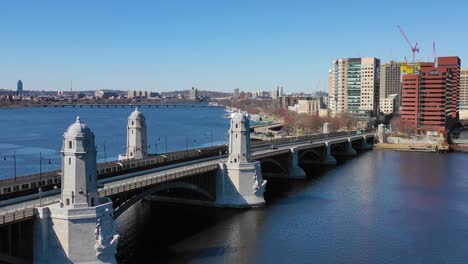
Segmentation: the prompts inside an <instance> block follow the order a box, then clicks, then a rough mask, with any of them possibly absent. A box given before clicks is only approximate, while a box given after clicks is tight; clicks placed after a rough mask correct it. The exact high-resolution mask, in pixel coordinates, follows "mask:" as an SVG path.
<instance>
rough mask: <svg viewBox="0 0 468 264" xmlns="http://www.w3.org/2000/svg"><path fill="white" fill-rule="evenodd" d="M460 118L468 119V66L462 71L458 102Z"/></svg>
mask: <svg viewBox="0 0 468 264" xmlns="http://www.w3.org/2000/svg"><path fill="white" fill-rule="evenodd" d="M458 107H459V111H460V119H468V68H466V69H461V71H460V97H459V102H458Z"/></svg>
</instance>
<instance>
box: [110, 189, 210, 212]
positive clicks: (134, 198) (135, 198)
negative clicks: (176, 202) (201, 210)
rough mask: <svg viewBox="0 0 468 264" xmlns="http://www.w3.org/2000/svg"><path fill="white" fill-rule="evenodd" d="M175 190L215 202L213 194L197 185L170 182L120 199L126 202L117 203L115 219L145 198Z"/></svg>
mask: <svg viewBox="0 0 468 264" xmlns="http://www.w3.org/2000/svg"><path fill="white" fill-rule="evenodd" d="M174 189H182V190H189V191H192V192H195V193H197V194H200V195H201V196H203V197H204V198H206V199H207V200H211V201H214V200H215V197H214V196H213V195H212V194H210V193H209V192H208V191H206V190H204V189H203V188H201V187H200V186H198V185H195V184H193V183H187V182H168V183H163V184H160V185H157V186H154V187H152V188H148V189H145V190H143V191H142V192H139V193H135V194H134V195H131V196H129V197H119V198H120V199H125V200H124V201H122V202H120V201H119V203H116V204H118V206H117V207H115V208H114V218H117V217H119V216H120V215H121V214H122V213H123V212H125V211H126V210H127V209H128V208H130V207H131V206H132V205H134V204H136V203H137V202H139V201H140V200H142V199H143V198H145V197H148V196H150V195H152V194H155V193H157V192H161V191H166V190H174Z"/></svg>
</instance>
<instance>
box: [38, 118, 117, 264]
mask: <svg viewBox="0 0 468 264" xmlns="http://www.w3.org/2000/svg"><path fill="white" fill-rule="evenodd" d="M61 152H62V187H61V188H62V192H61V197H60V203H55V204H51V205H49V206H44V207H39V208H37V209H36V210H37V212H38V217H37V218H36V220H35V227H34V263H116V259H115V253H116V247H117V242H118V239H119V235H118V234H117V233H116V230H115V226H114V217H113V212H114V209H113V205H112V201H111V200H110V199H109V198H106V197H99V196H98V192H97V176H96V145H95V141H94V134H93V132H92V131H91V129H89V128H88V127H87V126H86V125H85V124H83V123H81V121H80V119H79V118H77V119H76V122H75V123H74V124H72V125H71V126H69V127H68V129H67V131H66V132H65V134H64V136H63V147H62V151H61Z"/></svg>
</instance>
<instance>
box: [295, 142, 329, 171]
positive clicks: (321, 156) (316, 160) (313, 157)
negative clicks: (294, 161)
mask: <svg viewBox="0 0 468 264" xmlns="http://www.w3.org/2000/svg"><path fill="white" fill-rule="evenodd" d="M299 160H300V162H301V163H302V164H304V165H325V166H327V165H331V166H333V165H336V163H337V161H336V159H335V157H334V156H333V155H332V151H331V144H330V143H329V142H325V144H324V145H321V146H312V147H309V148H307V149H304V150H302V151H301V153H300V156H299Z"/></svg>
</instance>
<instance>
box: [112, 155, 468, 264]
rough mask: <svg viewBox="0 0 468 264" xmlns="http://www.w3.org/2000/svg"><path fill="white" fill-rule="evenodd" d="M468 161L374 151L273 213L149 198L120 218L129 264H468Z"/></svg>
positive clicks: (122, 253) (308, 184)
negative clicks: (174, 202) (157, 201)
mask: <svg viewBox="0 0 468 264" xmlns="http://www.w3.org/2000/svg"><path fill="white" fill-rule="evenodd" d="M467 164H468V155H466V154H459V153H450V154H433V153H408V152H396V151H390V150H389V151H386V150H374V151H370V152H367V153H364V154H362V155H360V156H359V157H356V158H354V159H351V160H347V161H345V162H342V163H341V164H339V165H338V166H336V167H332V168H329V169H320V168H316V169H309V170H308V174H309V179H308V180H305V181H285V180H276V181H270V182H268V184H267V192H266V201H267V206H266V207H264V208H258V209H251V210H234V209H213V208H203V207H193V206H181V205H180V206H176V205H164V204H158V203H155V202H150V201H144V202H142V203H140V204H138V205H137V206H135V207H133V208H131V209H130V210H129V211H128V212H126V213H124V214H123V215H122V216H121V217H120V218H119V219H118V226H119V230H120V232H121V234H122V235H123V238H122V241H121V243H120V247H119V254H118V256H119V260H120V261H121V262H122V263H223V262H224V263H424V264H426V263H468V221H467V219H468V173H467V168H468V165H467Z"/></svg>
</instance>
